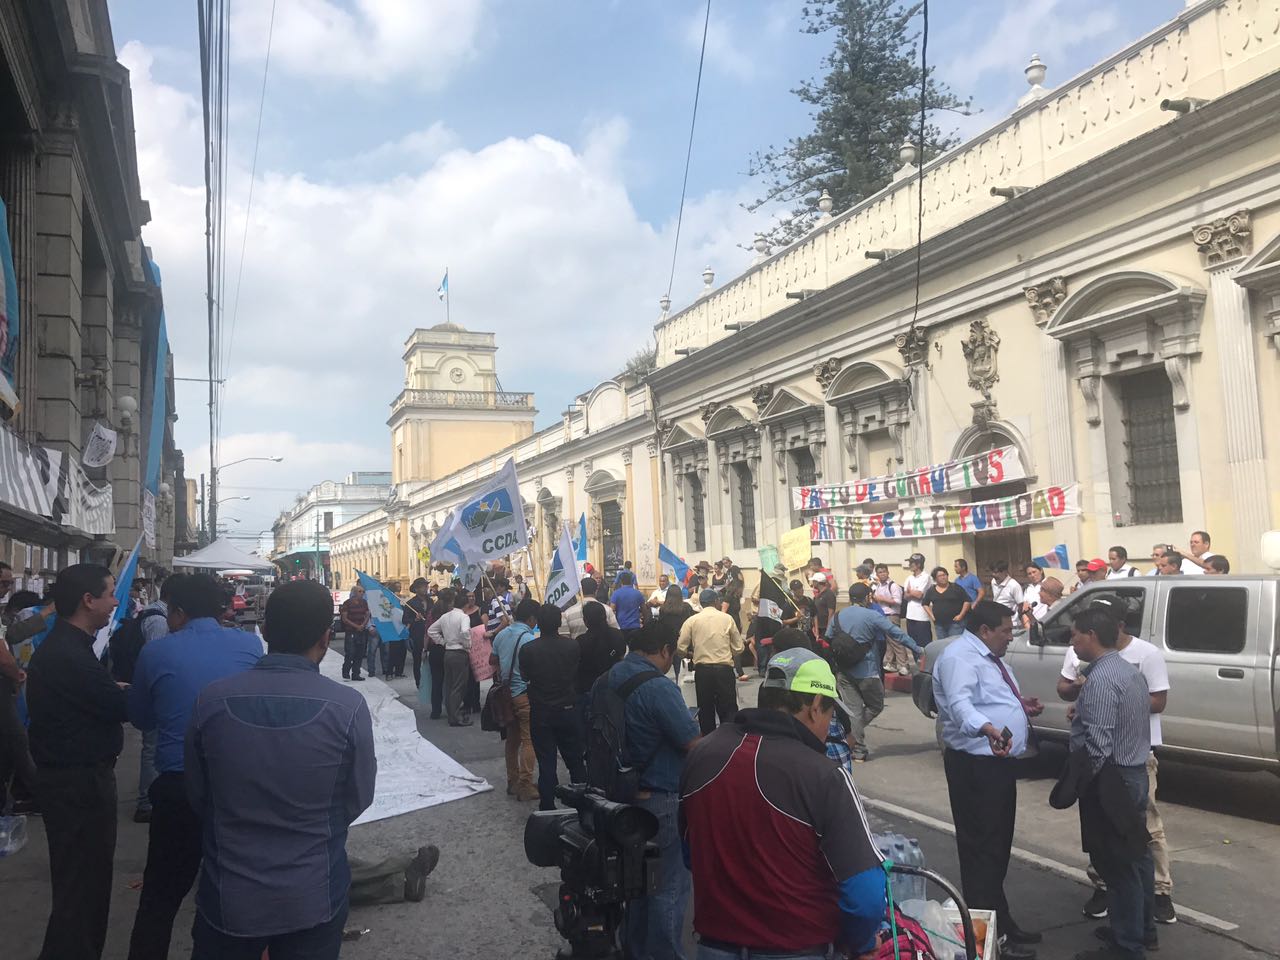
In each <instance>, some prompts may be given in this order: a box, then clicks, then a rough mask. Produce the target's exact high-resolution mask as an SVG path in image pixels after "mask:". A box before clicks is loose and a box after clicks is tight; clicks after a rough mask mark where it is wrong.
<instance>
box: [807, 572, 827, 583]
mask: <svg viewBox="0 0 1280 960" xmlns="http://www.w3.org/2000/svg"><path fill="white" fill-rule="evenodd" d="M809 582H810V583H826V582H827V575H826V574H825V573H815V574H814V575H813V576H812V577H810V578H809Z"/></svg>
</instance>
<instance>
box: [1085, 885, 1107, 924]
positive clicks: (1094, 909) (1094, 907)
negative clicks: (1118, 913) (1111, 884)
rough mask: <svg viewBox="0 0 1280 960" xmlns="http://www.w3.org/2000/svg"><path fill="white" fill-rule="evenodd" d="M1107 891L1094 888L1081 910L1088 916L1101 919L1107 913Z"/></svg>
mask: <svg viewBox="0 0 1280 960" xmlns="http://www.w3.org/2000/svg"><path fill="white" fill-rule="evenodd" d="M1107 910H1108V905H1107V891H1105V890H1098V889H1096V888H1095V889H1094V891H1093V895H1092V896H1091V897H1089V902H1088V903H1086V904H1085V905H1084V909H1082V910H1081V911H1080V912H1081V913H1083V914H1084V915H1085V916H1086V917H1093V919H1095V920H1101V919H1102V918H1103V917H1105V916H1106V915H1107Z"/></svg>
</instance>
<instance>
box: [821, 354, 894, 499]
mask: <svg viewBox="0 0 1280 960" xmlns="http://www.w3.org/2000/svg"><path fill="white" fill-rule="evenodd" d="M826 400H827V403H829V404H831V405H832V406H834V407H835V408H836V409H837V410H838V411H839V413H840V438H841V440H842V441H843V443H844V449H845V454H846V455H847V457H848V464H849V469H850V470H852V471H854V472H856V473H859V474H862V475H867V474H874V473H882V472H884V471H883V467H884V464H870V465H868V464H864V463H863V462H862V461H863V460H864V459H867V456H866V455H867V454H868V453H870V450H869V449H868V445H869V444H871V443H875V442H876V440H877V439H881V438H887V439H888V441H889V442H890V443H891V444H892V446H893V457H894V459H895V460H896V461H897V462H898V464H899V465H901V464H902V462H903V449H902V444H903V439H904V433H905V431H906V428H907V425H908V424H909V423H910V422H911V387H910V385H909V383H908V381H907V380H906V379H905V378H904V377H903V374H902V370H901V369H899V368H898V367H897V366H895V365H893V364H891V363H886V362H884V361H879V360H877V361H859V362H857V363H852V364H850V365H849V366H847V367H845V368H844V369H842V370H841V371H840V372H839V373H838V374H837V375H835V376H834V377H833V378H832V379H831V382H830V384H829V385H828V387H827V391H826ZM873 434H879V438H876V437H873V436H872V435H873Z"/></svg>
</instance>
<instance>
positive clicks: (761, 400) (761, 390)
mask: <svg viewBox="0 0 1280 960" xmlns="http://www.w3.org/2000/svg"><path fill="white" fill-rule="evenodd" d="M772 399H773V384H772V383H762V384H759V385H758V386H756V387H754V388H753V389H752V391H751V402H752V403H754V404H755V405H756V412H758V413H763V412H764V408H765V407H767V406H768V405H769V401H770V400H772Z"/></svg>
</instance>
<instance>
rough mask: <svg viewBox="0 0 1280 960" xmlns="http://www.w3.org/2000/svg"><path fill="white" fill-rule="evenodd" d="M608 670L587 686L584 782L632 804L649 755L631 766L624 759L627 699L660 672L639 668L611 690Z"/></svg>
mask: <svg viewBox="0 0 1280 960" xmlns="http://www.w3.org/2000/svg"><path fill="white" fill-rule="evenodd" d="M611 672H612V671H606V672H605V673H603V674H601V675H600V677H599V678H598V679H597V680H596V682H595V683H594V684H592V686H591V702H590V705H589V706H588V708H587V783H588V785H590V786H592V787H595V788H596V789H597V790H601V791H603V792H604V795H605V796H606V797H608V798H609V799H610V800H612V801H614V802H615V803H633V802H634V801H635V799H636V794H638V793H639V792H640V774H641V772H642V771H643V770H644V768H645V767H647V766H648V765H649V763H651V762H652V760H653V756H652V755H650V756H649V758H648V759H647V760H646V761H645V762H644V763H643V764H639V765H635V766H631V765H628V764H627V762H626V756H627V719H626V705H627V698H628V697H630V696H631V694H633V693H635V691H636V688H637V687H639V686H640V685H641V684H642V683H646V682H648V681H650V680H653V679H654V678H656V677H661V676H662V674H660V673H659V672H658V671H657V670H642V671H641V672H640V673H637V674H635V676H632V677H628V678H627V680H626V681H625V682H623V684H622V685H621V686H620V687H618V689H616V690H615V689H614V688H613V687H611V686H610V685H609V674H610V673H611ZM659 742H661V741H659ZM654 752H655V753H656V752H657V749H656V748H655V750H654Z"/></svg>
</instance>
